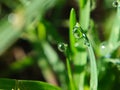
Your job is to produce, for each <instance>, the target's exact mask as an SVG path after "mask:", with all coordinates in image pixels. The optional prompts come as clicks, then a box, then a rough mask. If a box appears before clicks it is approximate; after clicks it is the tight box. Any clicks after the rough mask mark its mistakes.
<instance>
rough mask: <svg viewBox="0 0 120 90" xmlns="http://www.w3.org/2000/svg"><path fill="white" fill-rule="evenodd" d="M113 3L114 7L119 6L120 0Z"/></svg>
mask: <svg viewBox="0 0 120 90" xmlns="http://www.w3.org/2000/svg"><path fill="white" fill-rule="evenodd" d="M112 5H113V7H118V6H120V5H119V1H118V0H115V1H114V2H113V3H112Z"/></svg>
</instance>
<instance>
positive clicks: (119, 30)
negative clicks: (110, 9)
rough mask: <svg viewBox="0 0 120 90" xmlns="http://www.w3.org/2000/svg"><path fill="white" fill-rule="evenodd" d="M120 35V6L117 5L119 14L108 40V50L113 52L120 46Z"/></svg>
mask: <svg viewBox="0 0 120 90" xmlns="http://www.w3.org/2000/svg"><path fill="white" fill-rule="evenodd" d="M119 36H120V7H117V14H116V17H115V20H114V24H113V27H112V31H111V34H110V37H109V40H108V44H109V45H108V47H107V48H109V49H108V52H107V53H111V52H112V51H114V50H115V49H116V47H118V46H119V45H118V44H117V43H118V41H119Z"/></svg>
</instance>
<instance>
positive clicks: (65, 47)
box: [58, 43, 68, 52]
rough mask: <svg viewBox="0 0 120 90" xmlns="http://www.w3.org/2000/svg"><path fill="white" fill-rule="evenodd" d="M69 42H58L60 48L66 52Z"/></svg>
mask: <svg viewBox="0 0 120 90" xmlns="http://www.w3.org/2000/svg"><path fill="white" fill-rule="evenodd" d="M67 46H68V45H67V44H65V43H59V44H58V50H59V51H61V52H65V51H66V50H67Z"/></svg>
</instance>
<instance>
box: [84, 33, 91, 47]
mask: <svg viewBox="0 0 120 90" xmlns="http://www.w3.org/2000/svg"><path fill="white" fill-rule="evenodd" d="M83 37H84V41H85V42H84V44H85V45H87V46H90V42H89V40H88V38H87V35H86V34H85V33H83Z"/></svg>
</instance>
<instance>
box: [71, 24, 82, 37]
mask: <svg viewBox="0 0 120 90" xmlns="http://www.w3.org/2000/svg"><path fill="white" fill-rule="evenodd" d="M80 29H81V28H80V25H79V23H76V25H75V27H74V28H73V35H74V37H75V38H76V39H80V38H81V37H82V32H81V30H80Z"/></svg>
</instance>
